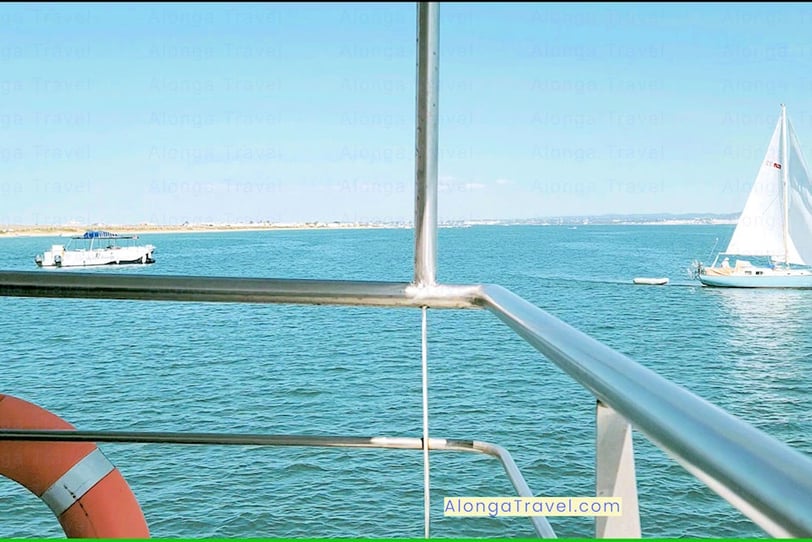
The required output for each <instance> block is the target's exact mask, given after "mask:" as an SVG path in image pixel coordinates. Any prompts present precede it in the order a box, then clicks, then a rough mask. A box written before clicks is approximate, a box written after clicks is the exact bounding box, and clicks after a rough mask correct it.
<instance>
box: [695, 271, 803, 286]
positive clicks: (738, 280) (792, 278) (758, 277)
mask: <svg viewBox="0 0 812 542" xmlns="http://www.w3.org/2000/svg"><path fill="white" fill-rule="evenodd" d="M719 271H721V270H717V269H715V268H710V269H703V270H702V271H701V272H700V273H699V275H698V277H697V278H699V282H701V283H702V284H703V285H705V286H715V287H718V288H812V270H809V269H770V268H761V267H753V268H751V269H749V270H748V271H747V272H746V273H743V272H735V273H728V274H725V273H723V272H719Z"/></svg>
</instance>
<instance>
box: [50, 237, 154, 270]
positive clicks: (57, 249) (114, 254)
mask: <svg viewBox="0 0 812 542" xmlns="http://www.w3.org/2000/svg"><path fill="white" fill-rule="evenodd" d="M136 239H138V236H137V235H121V234H117V233H110V232H106V231H86V232H85V233H84V234H83V235H77V236H75V237H72V238H71V240H70V241H69V242H68V244H67V245H51V250H46V251H45V252H43V253H42V254H37V255H36V256H35V257H34V262H36V264H37V265H38V266H39V267H87V266H91V265H119V264H148V263H155V258H154V257H153V253H154V252H155V247H154V246H153V245H136V244H135V240H136ZM75 241H78V242H79V243H80V244H82V246H81V247H77V248H73V246H74V245H76V244H77V243H75ZM122 241H124V243H122Z"/></svg>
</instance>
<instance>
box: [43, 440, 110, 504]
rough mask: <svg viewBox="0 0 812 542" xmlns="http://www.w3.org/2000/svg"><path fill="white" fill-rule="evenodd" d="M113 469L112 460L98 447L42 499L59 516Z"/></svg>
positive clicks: (44, 494)
mask: <svg viewBox="0 0 812 542" xmlns="http://www.w3.org/2000/svg"><path fill="white" fill-rule="evenodd" d="M113 469H115V467H114V466H113V464H112V463H110V460H109V459H107V458H106V457H105V456H104V454H103V453H102V451H101V450H99V449H98V448H96V449H95V450H93V451H92V452H90V453H89V454H87V455H86V456H85V457H84V458H82V460H81V461H79V462H77V463H76V464H75V465H74V466H72V467H71V468H70V469H68V471H67V472H66V473H65V474H63V475H62V476H61V477H60V478H59V480H57V481H56V482H54V483H53V484H52V485H51V487H49V488H48V489H46V490H45V493H43V494H42V495H40V499H42V500H43V501H45V504H47V505H48V507H49V508H50V509H51V510H53V512H54V514H56V517H59V516H61V515H62V513H63V512H65V510H67V509H68V508H70V507H71V505H73V503H75V502H76V501H78V500H79V499H81V498H82V496H84V494H85V493H87V492H88V491H90V489H91V488H93V486H95V485H96V484H98V483H99V482H100V481H101V479H102V478H104V477H105V476H107V475H108V474H110V472H111V471H112V470H113Z"/></svg>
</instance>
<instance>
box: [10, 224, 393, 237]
mask: <svg viewBox="0 0 812 542" xmlns="http://www.w3.org/2000/svg"><path fill="white" fill-rule="evenodd" d="M398 227H403V226H397V225H392V224H351V223H347V224H343V223H321V222H318V223H304V224H188V225H156V224H134V225H107V224H93V225H90V226H74V225H65V226H53V225H47V226H31V225H14V224H11V225H0V237H71V236H74V235H82V234H83V233H84V232H86V231H91V230H97V231H99V230H100V231H107V232H110V233H118V234H133V235H143V234H153V233H154V234H164V233H223V232H235V231H277V230H317V229H318V230H321V229H329V230H336V229H383V228H398Z"/></svg>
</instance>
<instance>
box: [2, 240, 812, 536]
mask: <svg viewBox="0 0 812 542" xmlns="http://www.w3.org/2000/svg"><path fill="white" fill-rule="evenodd" d="M731 233H732V227H731V226H698V225H692V226H619V225H618V226H592V225H589V226H579V227H577V228H576V229H571V228H570V227H567V226H477V227H470V228H456V229H452V228H449V229H441V230H440V231H439V240H438V249H439V250H438V252H439V257H438V280H439V281H441V282H446V283H456V284H464V283H496V284H500V285H502V286H505V287H507V288H509V289H510V290H512V291H513V292H515V293H517V294H519V295H520V296H522V297H524V298H526V299H527V300H529V301H531V302H532V303H534V304H536V305H538V306H539V307H541V308H543V309H545V310H547V311H548V312H550V313H552V314H553V315H555V316H557V317H559V318H561V319H562V320H564V321H565V322H567V323H569V324H572V325H574V326H575V327H577V328H579V329H581V330H582V331H584V332H586V333H588V334H590V335H592V336H593V337H595V338H597V339H599V340H601V341H603V342H604V343H606V344H607V345H609V346H610V347H612V348H614V349H616V350H617V351H619V352H621V353H623V354H626V355H628V356H630V357H631V358H632V359H634V360H636V361H638V362H639V363H641V364H642V365H644V366H646V367H649V368H651V369H653V370H654V371H656V372H657V373H659V374H660V375H662V376H664V377H666V378H669V379H671V380H673V381H675V382H676V383H678V384H680V385H682V386H684V387H686V388H688V389H689V390H691V391H693V392H694V393H696V394H698V395H699V396H701V397H703V398H705V399H707V400H709V401H711V402H712V403H714V404H716V405H718V406H721V407H723V408H725V409H727V410H728V411H729V412H731V413H733V414H735V415H737V416H739V417H741V418H742V419H744V420H746V421H748V422H749V423H751V424H753V425H755V426H756V427H758V428H760V429H761V430H763V431H765V432H767V433H769V434H770V435H773V436H775V437H776V438H778V439H780V440H782V441H785V442H787V443H788V444H789V445H790V446H792V447H794V448H795V449H798V450H800V451H801V452H803V453H806V454H810V455H812V439H810V437H809V435H810V434H812V415H810V412H812V408H810V407H812V404H811V403H812V394H810V390H811V389H812V369H811V368H810V363H812V362H811V360H812V333H810V331H809V330H810V329H812V291H800V290H774V291H766V290H765V291H758V290H726V289H710V288H702V287H700V286H699V284H698V283H697V282H695V281H693V280H691V279H690V278H689V275H688V272H687V267H688V266H689V265H690V264H691V262H692V261H693V260H694V259H701V260H706V261H707V258H708V251H709V250H711V248H712V247H713V246H714V244H715V242H716V240H717V239H721V241H720V243H722V244H724V242H726V240H727V239H728V238H729V236H730V234H731ZM142 238H143V241H144V242H145V243H147V242H148V243H151V244H154V245H156V246H157V250H156V252H155V256H156V259H157V263H155V264H154V265H150V266H122V267H115V268H114V267H106V268H96V269H88V270H79V271H80V272H93V273H137V274H162V275H163V274H167V275H214V276H244V277H274V278H325V279H353V280H392V281H404V282H408V281H410V280H411V279H412V261H413V256H412V254H413V231H412V230H408V229H370V230H302V231H290V230H279V231H262V232H229V233H186V234H161V235H157V234H155V235H144V236H142ZM56 241H57V239H56V238H46V237H39V238H36V237H35V238H5V239H0V269H16V270H27V271H37V272H41V273H72V272H76V271H75V270H69V269H68V270H47V269H42V270H38V269H37V268H36V267H35V264H34V261H33V258H34V255H35V254H36V253H38V252H42V251H43V250H45V249H47V247H49V246H50V245H51V244H52V243H53V242H56ZM636 276H656V277H661V276H667V277H669V278H670V279H671V282H670V284H669V285H667V286H639V285H633V284H632V278H633V277H636ZM0 307H2V308H1V309H0V338H2V340H1V341H0V363H1V364H2V365H0V366H1V367H2V369H0V393H6V394H10V395H15V396H18V397H21V398H23V399H26V400H28V401H31V402H33V403H36V404H38V405H41V406H43V407H44V408H47V409H49V410H51V411H52V412H54V413H56V414H58V415H60V416H61V417H63V418H65V419H66V420H68V421H70V422H71V423H73V424H74V425H75V426H76V427H77V428H79V429H84V430H129V431H195V432H246V433H265V434H296V435H337V436H407V437H419V436H420V435H421V428H422V418H421V404H422V403H421V394H420V390H421V371H420V363H421V353H420V319H421V314H420V311H419V310H415V309H372V308H356V307H332V306H325V307H314V306H295V305H263V304H233V303H175V302H166V301H154V302H143V301H115V300H76V299H33V298H31V299H22V298H0ZM428 324H429V325H428V327H429V335H428V351H429V362H428V363H429V406H430V431H431V435H432V436H434V437H443V438H456V439H477V440H484V441H488V442H493V443H496V444H500V445H502V446H503V447H505V448H507V449H508V451H510V452H511V454H512V455H513V457H514V459H515V461H516V463H517V464H518V466H519V467H520V469H521V470H522V472H523V474H524V476H525V478H526V479H527V482H528V484H529V485H530V487H531V489H532V490H533V492H534V494H535V495H537V496H549V497H565V496H578V497H584V496H591V495H594V491H595V489H594V484H595V482H594V480H595V474H594V466H595V420H594V416H595V401H594V398H593V397H592V396H591V395H590V394H589V393H588V392H587V391H585V390H584V389H583V388H581V387H580V386H579V385H578V384H577V383H575V382H574V381H573V380H571V379H570V378H569V377H568V376H567V375H565V374H564V373H563V372H562V371H561V370H559V369H558V368H557V367H555V366H554V365H553V364H551V363H550V362H549V361H547V360H546V359H545V358H544V357H543V356H541V355H540V354H539V353H538V352H537V351H535V350H534V349H533V348H531V347H530V346H528V345H527V344H526V343H525V342H524V341H523V340H521V339H520V338H519V337H518V336H517V335H515V334H514V333H513V332H512V331H511V330H510V329H509V328H507V327H506V326H504V325H503V324H501V322H499V321H498V320H497V319H496V317H495V316H493V315H492V314H490V313H488V312H486V311H476V310H458V311H455V310H430V311H429V313H428ZM634 445H635V455H636V469H637V480H638V488H639V496H640V513H641V522H642V529H643V534H644V536H647V537H652V536H656V537H683V536H690V537H717V536H738V537H757V536H763V535H764V533H763V532H762V531H761V530H760V529H759V528H758V527H756V526H755V525H754V524H753V523H752V522H750V521H749V520H748V519H746V518H745V517H744V516H742V515H741V514H740V513H739V512H737V511H736V510H735V509H734V508H733V507H732V506H731V505H729V504H727V502H726V501H724V500H722V499H721V498H720V497H718V496H716V495H715V494H714V493H713V492H711V491H710V490H709V489H707V488H705V486H704V485H703V484H702V483H700V482H698V481H696V480H695V479H694V478H693V477H692V476H690V475H689V474H687V473H686V472H685V471H684V470H683V469H682V468H681V467H679V466H678V465H677V464H676V463H675V462H674V461H673V460H671V459H670V458H668V457H667V456H666V455H665V454H664V453H663V452H661V451H660V450H659V449H658V448H656V447H654V446H653V445H652V444H650V443H649V442H648V441H647V440H646V439H645V437H643V436H642V435H641V434H639V433H635V434H634ZM101 448H102V449H103V451H104V452H105V454H106V455H107V456H108V457H109V458H110V459H111V460H112V461H113V463H114V464H115V465H116V466H117V467H118V468H119V470H120V471H121V472H122V473H123V475H124V476H125V478H126V479H127V481H128V482H129V484H130V486H131V488H132V489H133V491H134V493H135V495H136V497H137V498H138V501H139V502H140V504H141V506H142V508H143V510H144V513H145V516H146V518H147V521H148V523H149V526H150V529H151V533H152V535H153V536H155V537H169V538H174V537H190V538H202V537H234V538H236V537H308V536H323V537H421V536H422V534H423V473H422V454H421V453H420V452H416V451H408V450H359V449H325V448H303V447H259V446H199V445H168V444H161V445H159V444H102V445H101ZM431 481H432V487H431V503H432V510H431V513H432V526H431V527H432V535H433V536H438V537H460V536H463V537H528V536H533V535H534V532H533V530H532V528H531V525H530V522H529V521H528V520H527V518H496V519H487V518H477V519H471V518H450V517H448V518H446V517H444V516H443V509H442V505H443V497H455V496H508V495H513V494H514V493H513V489H512V487H511V486H510V484H509V482H508V481H507V478H506V477H505V475H504V472H503V471H502V468H501V466H500V465H499V463H498V462H497V461H496V460H494V459H492V458H489V457H486V456H478V455H470V454H460V453H454V452H437V453H432V455H431ZM551 523H552V525H553V527H554V528H555V529H556V531H557V533H558V535H559V536H566V537H574V536H579V537H581V536H587V537H588V536H592V535H593V533H594V530H593V529H594V519H593V518H584V517H555V518H551ZM61 536H64V535H63V533H62V531H61V529H60V527H59V525H58V523H57V521H56V519H55V518H54V517H53V515H52V514H51V512H50V511H49V510H48V508H47V507H46V506H45V504H43V503H42V502H41V501H40V500H39V499H37V498H36V497H34V496H33V495H32V494H30V493H28V492H27V491H26V490H25V489H24V488H22V487H21V486H18V485H17V484H15V483H14V482H12V481H10V480H7V479H4V478H0V537H61Z"/></svg>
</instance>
